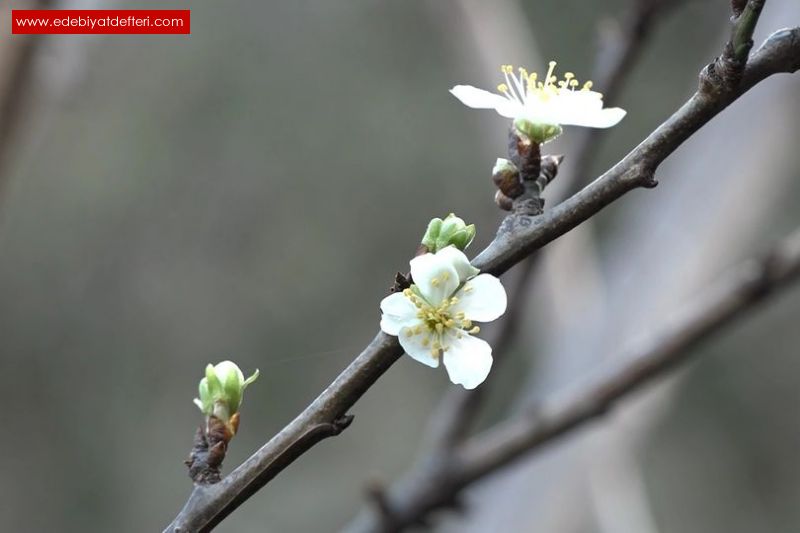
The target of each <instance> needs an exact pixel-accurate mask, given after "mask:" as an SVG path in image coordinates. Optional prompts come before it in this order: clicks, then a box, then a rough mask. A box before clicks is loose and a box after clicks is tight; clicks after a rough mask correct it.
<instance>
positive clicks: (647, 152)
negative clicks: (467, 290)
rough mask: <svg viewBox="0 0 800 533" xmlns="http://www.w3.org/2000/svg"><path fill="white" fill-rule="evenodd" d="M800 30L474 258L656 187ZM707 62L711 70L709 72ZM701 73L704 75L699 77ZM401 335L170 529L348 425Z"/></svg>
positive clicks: (235, 497)
mask: <svg viewBox="0 0 800 533" xmlns="http://www.w3.org/2000/svg"><path fill="white" fill-rule="evenodd" d="M798 63H800V28H795V29H794V30H784V31H781V32H777V33H775V34H773V35H772V36H770V37H769V38H768V39H767V41H766V42H765V43H764V45H763V46H762V47H761V48H760V49H759V50H758V51H757V52H756V53H755V54H754V55H753V57H752V58H751V60H750V62H748V64H747V66H746V67H744V68H743V69H742V70H743V72H742V76H741V81H740V82H738V83H736V85H731V84H732V81H731V78H729V77H726V76H716V77H710V76H706V77H707V78H709V79H708V82H706V83H702V84H701V88H700V90H698V92H697V93H695V95H694V96H693V97H692V98H691V99H690V100H689V101H688V102H687V103H686V104H684V106H683V107H681V108H680V109H679V110H678V111H677V112H676V113H675V114H674V115H672V116H671V117H670V118H669V119H667V121H666V122H665V123H664V124H662V125H661V126H659V127H658V128H657V129H656V130H655V131H654V132H653V133H652V134H651V135H650V136H648V137H647V139H645V140H644V141H643V142H642V143H641V144H640V145H639V146H637V147H636V148H635V149H634V150H633V151H632V152H630V153H629V154H628V155H627V156H626V157H625V158H624V159H623V160H622V161H620V162H619V163H617V164H616V165H615V166H614V167H613V168H612V169H610V170H609V171H608V172H606V173H605V174H604V175H603V176H601V177H600V178H598V179H597V180H595V181H594V182H593V183H591V184H590V185H589V186H587V187H586V188H584V189H583V190H581V191H580V192H578V193H577V194H575V195H574V196H572V197H571V198H569V199H568V200H566V201H565V202H563V203H561V204H559V205H557V206H556V207H555V208H553V209H552V210H551V211H548V212H545V213H544V214H542V215H539V216H527V215H519V214H511V215H509V216H508V217H506V218H505V220H504V221H503V224H502V225H501V228H500V231H499V233H498V235H497V236H496V237H495V239H494V240H493V241H492V243H491V244H490V245H489V246H488V247H487V248H486V249H485V250H484V251H483V252H482V253H481V254H480V255H479V256H478V257H476V258H475V260H474V261H473V264H474V265H475V266H476V267H477V268H479V269H480V270H482V271H484V272H489V273H492V274H495V275H499V274H501V273H503V272H505V271H506V270H508V269H509V268H511V267H512V266H513V265H514V264H516V263H518V262H519V261H520V260H522V259H523V258H524V257H526V256H527V255H528V254H530V253H531V252H533V251H534V250H536V249H538V248H540V247H542V246H544V245H545V244H547V243H548V242H550V241H552V240H554V239H556V238H557V237H559V236H561V235H563V234H564V233H566V232H567V231H569V230H570V229H572V228H574V227H575V226H577V225H578V224H580V223H581V222H583V221H584V220H586V219H588V218H590V217H591V216H593V215H594V214H596V213H597V212H599V211H600V210H601V209H602V208H603V207H605V206H606V205H608V204H610V203H612V202H613V201H614V200H616V199H617V198H619V197H620V196H622V195H624V194H625V193H627V192H629V191H631V190H633V189H636V188H639V187H652V186H653V185H655V181H654V179H653V175H654V173H655V170H656V168H657V167H658V165H659V164H660V163H661V162H662V161H663V160H664V159H665V158H666V157H667V156H668V155H669V154H671V153H672V152H673V151H674V150H675V149H676V148H677V147H678V146H680V144H681V143H682V142H684V141H685V140H686V139H687V138H689V136H691V134H692V133H694V132H695V131H697V130H698V129H699V128H701V127H702V126H703V124H705V123H706V122H708V121H709V120H710V119H711V118H713V117H714V115H716V114H717V113H719V112H720V111H721V110H722V109H724V108H725V107H726V106H728V105H729V104H730V103H731V102H733V101H734V100H735V99H736V98H738V96H740V95H741V94H743V93H744V92H745V91H747V90H748V89H750V88H751V87H752V86H754V85H755V84H756V83H758V82H759V81H761V80H763V79H764V78H766V77H768V76H769V75H771V74H775V73H778V72H793V71H795V70H797V69H798V68H800V65H798ZM708 70H709V68H707V69H706V71H708ZM701 77H702V76H701ZM402 353H403V352H402V349H401V348H400V346H399V344H398V342H397V339H396V337H391V336H388V335H386V334H384V333H382V332H380V333H378V334H377V335H376V337H375V338H374V339H373V340H372V342H371V343H370V344H369V346H367V348H366V349H365V350H364V351H363V352H362V353H361V354H360V355H359V356H358V357H357V358H356V359H355V360H354V361H353V362H352V363H351V364H350V365H349V366H348V367H347V368H346V369H345V370H344V371H343V372H342V373H341V374H340V375H339V376H338V377H337V378H336V380H335V381H334V382H333V383H332V384H331V385H330V386H329V387H328V388H327V389H325V391H323V392H322V394H320V396H319V397H317V399H316V400H314V402H312V404H311V405H310V406H308V407H307V408H306V409H305V410H304V411H303V412H302V413H300V415H298V416H297V418H295V419H294V420H293V421H292V422H291V423H290V424H289V425H288V426H286V427H285V428H284V429H283V430H281V431H280V432H279V433H278V434H277V435H276V436H275V437H273V438H272V439H271V440H270V441H269V442H267V443H266V444H265V445H264V446H262V447H261V448H260V449H259V450H258V451H256V452H255V453H254V454H253V455H252V456H251V457H250V458H249V459H247V460H246V461H245V462H244V463H243V464H242V465H240V466H239V467H238V468H237V469H236V470H234V471H233V472H232V473H231V474H229V475H228V476H227V477H226V478H225V479H223V480H222V481H221V482H220V483H216V484H213V485H206V486H196V487H195V488H194V490H193V492H192V494H191V496H190V497H189V500H188V502H187V503H186V505H185V506H184V508H183V510H182V511H181V513H180V514H179V515H178V517H176V519H175V520H174V521H173V522H172V524H170V525H169V526H168V527H167V528H166V530H165V531H167V532H184V533H185V532H188V531H192V532H194V531H209V530H210V529H211V528H212V527H214V526H215V525H216V524H218V523H219V522H220V521H221V520H223V519H224V518H225V517H226V516H228V515H229V514H230V513H231V512H232V511H233V510H234V509H236V508H237V507H238V506H239V505H240V504H241V503H242V502H243V501H245V500H246V499H247V498H249V496H251V495H252V494H253V493H255V492H256V491H257V490H258V489H260V488H261V487H262V486H263V485H264V484H266V483H267V482H268V481H269V480H270V479H272V478H273V477H275V476H276V475H277V474H278V473H279V472H281V471H282V470H283V469H284V468H285V467H286V466H288V465H289V464H290V463H291V462H293V461H294V460H295V459H296V458H297V457H299V456H300V455H302V453H304V452H305V451H306V450H307V449H309V448H310V447H311V446H313V445H314V444H316V443H317V442H319V441H321V440H323V439H324V438H326V437H329V436H332V435H334V434H336V433H337V432H338V431H341V430H342V429H344V427H346V424H341V423H340V422H341V421H342V420H343V417H344V416H345V415H346V413H347V410H349V409H350V408H351V407H352V406H353V405H354V404H355V402H356V401H357V400H358V399H359V398H360V397H361V395H363V394H364V392H366V390H367V389H369V387H371V386H372V385H373V384H374V383H375V382H376V381H377V380H378V378H380V376H381V375H382V374H383V373H384V372H385V371H386V370H387V369H388V368H389V367H390V366H391V365H392V364H393V363H394V362H395V361H396V360H397V359H398V358H399V357H400V356H401V355H402Z"/></svg>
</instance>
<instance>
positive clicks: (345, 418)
mask: <svg viewBox="0 0 800 533" xmlns="http://www.w3.org/2000/svg"><path fill="white" fill-rule="evenodd" d="M354 418H355V415H342V416H340V417H339V418H337V419H336V420H334V421H333V422H331V423H330V429H331V436H332V437H335V436H336V435H338V434H339V433H341V432H342V431H344V430H345V429H347V428H348V426H349V425H350V424H352V423H353V419H354Z"/></svg>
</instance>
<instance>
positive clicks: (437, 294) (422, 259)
mask: <svg viewBox="0 0 800 533" xmlns="http://www.w3.org/2000/svg"><path fill="white" fill-rule="evenodd" d="M410 264H411V277H412V278H414V284H415V285H416V286H417V289H418V290H419V292H420V294H422V297H423V298H425V300H427V302H428V303H429V304H431V305H432V306H433V307H439V305H440V304H441V303H442V301H443V300H444V299H445V298H449V297H450V296H451V295H452V294H453V293H454V292H455V290H456V288H457V287H458V285H459V284H460V281H459V277H458V271H457V270H456V268H455V267H454V266H453V264H452V262H451V261H450V260H449V259H448V257H447V256H440V255H439V254H423V255H419V256H417V257H415V258H414V259H412V260H411V263H410Z"/></svg>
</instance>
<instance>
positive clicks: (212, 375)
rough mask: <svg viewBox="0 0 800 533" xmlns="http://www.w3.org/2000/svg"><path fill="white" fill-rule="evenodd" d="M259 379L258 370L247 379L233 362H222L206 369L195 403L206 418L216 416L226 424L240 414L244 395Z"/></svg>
mask: <svg viewBox="0 0 800 533" xmlns="http://www.w3.org/2000/svg"><path fill="white" fill-rule="evenodd" d="M257 377H258V370H256V371H255V372H254V373H253V375H252V376H250V377H249V378H247V379H245V378H244V374H242V371H241V370H240V369H239V367H238V366H237V365H236V363H233V362H231V361H222V362H221V363H219V364H218V365H216V366H215V365H208V366H207V367H206V377H204V378H203V379H201V380H200V385H199V386H198V392H199V395H200V397H199V398H195V400H194V403H195V405H197V407H199V408H200V410H201V411H202V412H203V414H204V415H206V416H215V417H216V418H219V419H220V420H222V421H223V422H225V423H228V422H230V420H231V418H232V417H233V416H234V415H235V414H236V413H238V412H239V407H240V406H241V405H242V394H243V393H244V389H246V388H247V386H248V385H250V384H251V383H252V382H254V381H255V380H256V378H257Z"/></svg>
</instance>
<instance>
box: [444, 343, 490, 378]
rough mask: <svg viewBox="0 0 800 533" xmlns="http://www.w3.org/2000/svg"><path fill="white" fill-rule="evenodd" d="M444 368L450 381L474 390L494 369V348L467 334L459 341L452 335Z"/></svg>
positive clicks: (445, 356)
mask: <svg viewBox="0 0 800 533" xmlns="http://www.w3.org/2000/svg"><path fill="white" fill-rule="evenodd" d="M444 366H445V368H447V374H448V376H450V381H452V382H453V383H456V384H459V385H463V386H464V388H465V389H474V388H475V387H477V386H478V385H480V384H481V383H483V381H484V380H485V379H486V376H488V375H489V370H491V368H492V347H491V346H489V343H487V342H486V341H484V340H481V339H478V338H477V337H473V336H471V335H467V334H466V333H464V334H462V335H461V338H460V339H459V338H458V337H457V336H456V335H450V336H449V339H448V349H447V351H445V352H444Z"/></svg>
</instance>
